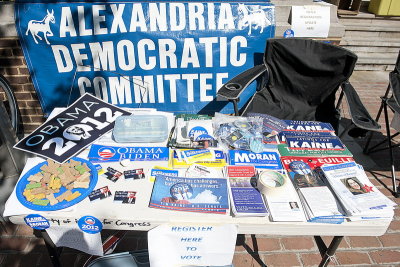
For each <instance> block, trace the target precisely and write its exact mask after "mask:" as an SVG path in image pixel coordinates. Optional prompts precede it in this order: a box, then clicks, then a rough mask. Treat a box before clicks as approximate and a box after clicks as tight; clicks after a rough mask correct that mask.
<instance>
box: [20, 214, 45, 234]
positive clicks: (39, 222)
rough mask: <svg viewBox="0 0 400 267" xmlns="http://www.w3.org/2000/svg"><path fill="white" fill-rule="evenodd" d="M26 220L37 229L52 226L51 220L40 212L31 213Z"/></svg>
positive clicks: (27, 223)
mask: <svg viewBox="0 0 400 267" xmlns="http://www.w3.org/2000/svg"><path fill="white" fill-rule="evenodd" d="M24 220H25V223H26V225H28V226H29V227H31V228H33V229H36V230H44V229H47V228H49V227H50V222H49V221H48V220H47V219H46V218H45V217H43V216H42V215H39V214H29V215H28V216H26V217H25V218H24Z"/></svg>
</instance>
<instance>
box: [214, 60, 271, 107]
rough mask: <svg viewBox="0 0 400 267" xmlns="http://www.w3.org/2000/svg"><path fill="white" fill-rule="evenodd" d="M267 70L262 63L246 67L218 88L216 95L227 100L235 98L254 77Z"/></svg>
mask: <svg viewBox="0 0 400 267" xmlns="http://www.w3.org/2000/svg"><path fill="white" fill-rule="evenodd" d="M266 70H267V67H266V66H265V65H264V64H261V65H257V66H254V67H253V68H251V69H248V70H246V71H244V72H242V73H240V74H238V75H237V76H235V77H234V78H233V79H231V80H230V81H228V82H227V83H225V84H224V85H223V86H222V87H221V88H220V89H219V90H218V93H217V95H218V96H221V97H224V98H226V99H228V100H237V99H238V98H239V96H240V94H241V93H242V92H243V91H244V89H246V87H247V86H249V85H250V84H251V83H252V82H253V81H254V80H255V79H257V78H258V77H259V76H260V75H261V74H263V73H264V72H265V71H266Z"/></svg>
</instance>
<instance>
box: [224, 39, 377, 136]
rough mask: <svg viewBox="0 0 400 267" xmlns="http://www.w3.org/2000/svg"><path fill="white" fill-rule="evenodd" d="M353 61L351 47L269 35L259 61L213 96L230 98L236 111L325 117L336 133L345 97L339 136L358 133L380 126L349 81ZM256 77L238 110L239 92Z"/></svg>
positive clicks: (300, 117) (299, 117)
mask: <svg viewBox="0 0 400 267" xmlns="http://www.w3.org/2000/svg"><path fill="white" fill-rule="evenodd" d="M356 61H357V56H356V55H355V54H354V53H352V52H351V51H349V50H346V49H344V48H341V47H338V46H334V45H331V44H327V43H323V42H320V41H314V40H311V39H298V38H288V39H269V40H267V44H266V48H265V52H264V64H261V65H257V66H255V67H253V68H251V69H249V70H247V71H245V72H243V73H241V74H239V75H238V76H236V77H234V78H233V79H231V80H230V81H229V82H227V83H226V84H224V85H223V86H222V88H221V89H220V90H219V91H218V95H219V96H221V97H223V98H226V99H228V100H229V101H232V102H233V105H234V109H235V114H236V115H239V114H241V115H245V114H246V113H248V112H257V113H265V114H269V115H272V116H274V117H277V118H279V119H290V120H311V121H322V122H329V123H331V124H332V126H333V127H334V128H335V129H336V132H337V130H338V128H339V120H340V105H341V103H342V99H343V96H346V99H347V103H348V108H349V113H350V116H351V122H352V123H350V125H349V126H347V127H346V128H345V130H344V131H343V132H342V133H341V135H343V134H344V133H345V132H348V133H349V135H351V136H353V137H359V136H364V135H365V134H366V133H367V132H368V131H377V130H379V129H380V126H379V124H378V123H376V122H375V121H374V119H372V118H371V116H370V115H369V113H368V111H367V110H366V108H365V107H364V105H363V104H362V102H361V100H360V98H359V97H358V95H357V92H356V91H355V89H354V88H353V86H352V85H351V84H350V83H349V77H350V76H351V74H352V72H353V69H354V66H355V64H356ZM256 79H258V84H257V91H256V93H255V94H254V95H253V97H252V98H251V99H250V100H249V101H248V102H247V105H245V106H244V107H243V108H242V110H241V112H239V107H238V102H239V97H240V94H241V93H242V92H243V90H244V89H245V88H246V87H247V86H248V85H249V84H251V83H252V82H253V81H254V80H256ZM339 87H341V90H340V93H339V94H338V98H337V101H336V96H337V92H338V89H339Z"/></svg>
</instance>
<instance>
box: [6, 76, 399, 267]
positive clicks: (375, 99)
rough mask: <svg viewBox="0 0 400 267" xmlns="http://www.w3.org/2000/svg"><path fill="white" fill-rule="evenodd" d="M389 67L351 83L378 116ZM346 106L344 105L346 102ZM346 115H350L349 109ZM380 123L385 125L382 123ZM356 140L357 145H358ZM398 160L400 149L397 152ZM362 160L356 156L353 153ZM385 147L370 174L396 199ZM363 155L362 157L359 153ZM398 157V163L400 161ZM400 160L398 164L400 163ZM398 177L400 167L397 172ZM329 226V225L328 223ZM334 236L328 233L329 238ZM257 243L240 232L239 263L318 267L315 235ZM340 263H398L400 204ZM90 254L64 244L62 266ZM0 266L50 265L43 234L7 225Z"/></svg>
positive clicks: (135, 244)
mask: <svg viewBox="0 0 400 267" xmlns="http://www.w3.org/2000/svg"><path fill="white" fill-rule="evenodd" d="M387 77H388V73H387V72H362V71H359V72H355V73H354V74H353V76H352V79H351V82H352V84H353V85H354V87H355V88H356V90H357V91H358V93H359V94H360V97H361V99H362V100H363V102H364V103H365V104H366V106H367V109H368V110H369V111H370V113H371V114H372V116H373V117H375V115H376V113H377V111H378V108H379V104H380V99H379V96H380V95H382V94H383V93H384V91H385V90H386V86H387ZM343 109H344V110H346V109H345V107H343ZM345 117H346V114H345ZM381 125H383V124H382V123H381ZM383 136H384V135H383V134H376V135H375V136H374V139H373V142H377V141H378V140H380V139H381V138H383ZM356 142H357V145H359V146H361V147H362V146H363V144H364V143H365V138H361V139H357V140H356ZM357 145H356V146H357ZM396 155H397V159H399V157H400V151H397V153H396ZM355 158H356V160H357V159H358V158H357V156H356V157H355ZM387 158H388V156H387V152H385V151H384V152H380V153H374V154H371V155H370V156H369V159H371V160H372V161H373V163H374V164H370V165H369V166H368V169H367V174H368V176H369V177H370V179H371V181H372V182H373V183H374V185H376V186H377V187H378V188H379V189H380V190H381V191H382V192H383V193H384V194H386V195H387V196H388V197H389V198H391V199H393V200H394V201H396V203H398V204H399V203H400V199H394V198H393V197H392V196H391V194H390V191H389V190H388V189H387V188H388V187H389V188H391V183H390V178H389V175H390V172H389V166H388V160H387ZM360 160H362V159H361V158H360ZM397 162H400V161H399V160H398V161H397ZM397 165H399V164H397ZM398 176H399V177H400V172H398ZM327 227H329V226H327ZM330 239H331V238H330V237H324V240H326V241H329V240H330ZM256 240H257V244H254V243H253V239H252V236H250V235H246V236H239V237H238V241H237V246H236V251H235V256H234V265H235V266H236V267H250V266H263V265H262V264H260V262H263V264H266V265H267V266H317V264H318V263H319V261H320V256H319V253H318V249H317V245H316V243H315V241H314V240H313V238H312V237H308V236H296V237H284V236H264V235H257V236H256ZM146 247H147V242H146V233H143V232H139V233H130V234H129V235H128V236H127V237H126V238H125V239H124V240H123V241H122V242H121V243H120V245H119V246H118V248H117V251H124V250H134V249H142V248H146ZM246 247H247V248H249V249H252V250H254V248H255V247H257V248H258V254H253V257H252V255H251V254H250V253H248V251H246V249H245V248H246ZM336 255H337V261H338V263H337V264H336V263H331V264H330V266H333V265H338V266H400V209H399V208H397V209H396V210H395V217H394V219H393V221H392V223H391V224H390V227H389V229H388V231H387V232H386V234H385V235H383V236H380V237H351V236H350V237H345V238H344V240H343V241H342V243H341V245H340V247H339V248H338V250H337V253H336ZM86 257H87V256H86V255H85V254H83V253H79V252H78V251H75V250H72V249H65V250H64V252H63V254H62V257H61V258H62V262H63V263H64V266H68V267H69V266H81V264H82V263H83V262H84V260H85V259H86ZM0 266H7V267H11V266H30V267H31V266H40V267H45V266H51V264H50V261H49V258H48V256H47V254H46V249H45V247H44V244H43V242H42V241H41V239H38V238H37V237H36V236H35V235H34V233H33V231H32V229H30V228H28V227H27V226H23V225H19V226H16V225H12V224H8V225H7V233H4V232H3V233H1V238H0Z"/></svg>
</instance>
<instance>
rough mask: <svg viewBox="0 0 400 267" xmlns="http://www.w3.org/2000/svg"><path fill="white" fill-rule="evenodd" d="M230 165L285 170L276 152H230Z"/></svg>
mask: <svg viewBox="0 0 400 267" xmlns="http://www.w3.org/2000/svg"><path fill="white" fill-rule="evenodd" d="M229 165H252V166H255V167H256V168H260V169H263V168H267V169H282V168H283V167H282V164H281V160H280V156H279V154H278V153H277V152H275V151H264V152H261V153H254V152H251V151H248V150H229Z"/></svg>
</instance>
